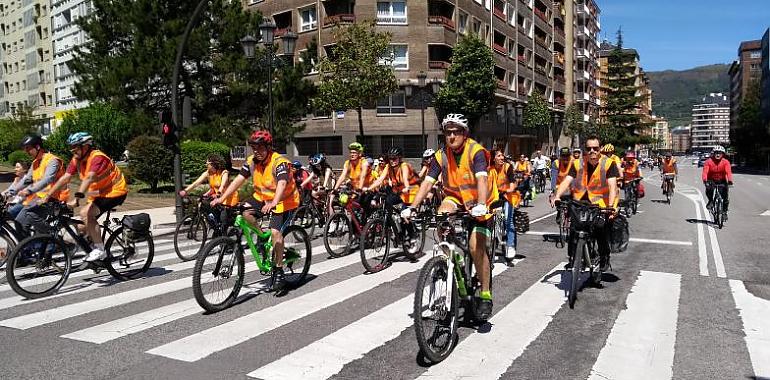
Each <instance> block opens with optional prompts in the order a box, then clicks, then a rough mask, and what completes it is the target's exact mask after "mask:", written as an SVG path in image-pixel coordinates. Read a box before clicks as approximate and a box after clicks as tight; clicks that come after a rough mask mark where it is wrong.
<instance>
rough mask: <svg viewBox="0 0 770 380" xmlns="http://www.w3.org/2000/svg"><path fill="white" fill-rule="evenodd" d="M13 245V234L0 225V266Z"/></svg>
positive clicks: (14, 242)
mask: <svg viewBox="0 0 770 380" xmlns="http://www.w3.org/2000/svg"><path fill="white" fill-rule="evenodd" d="M15 246H16V239H15V238H14V237H13V234H12V233H11V232H9V231H6V230H5V228H4V227H3V226H0V267H2V266H3V265H5V262H6V260H8V257H9V256H10V255H11V251H13V248H14V247H15Z"/></svg>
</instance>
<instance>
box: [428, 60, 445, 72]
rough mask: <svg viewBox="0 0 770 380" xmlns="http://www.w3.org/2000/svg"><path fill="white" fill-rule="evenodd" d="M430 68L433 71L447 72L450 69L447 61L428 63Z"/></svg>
mask: <svg viewBox="0 0 770 380" xmlns="http://www.w3.org/2000/svg"><path fill="white" fill-rule="evenodd" d="M428 68H429V69H433V70H446V69H448V68H449V62H446V61H428Z"/></svg>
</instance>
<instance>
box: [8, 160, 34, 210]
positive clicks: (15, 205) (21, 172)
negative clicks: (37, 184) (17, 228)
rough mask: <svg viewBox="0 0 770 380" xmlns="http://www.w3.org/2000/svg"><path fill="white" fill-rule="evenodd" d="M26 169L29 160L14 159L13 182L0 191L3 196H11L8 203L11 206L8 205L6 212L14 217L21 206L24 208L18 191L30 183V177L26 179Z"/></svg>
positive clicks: (27, 169) (27, 168)
mask: <svg viewBox="0 0 770 380" xmlns="http://www.w3.org/2000/svg"><path fill="white" fill-rule="evenodd" d="M28 171H29V161H16V162H15V163H14V165H13V174H14V177H13V183H11V185H10V186H8V188H7V189H5V190H3V192H2V193H0V195H2V197H3V198H6V199H8V198H11V199H10V200H9V202H8V203H9V204H12V206H10V207H8V211H7V213H8V215H10V217H11V218H14V219H15V218H16V216H17V215H19V212H21V210H22V208H24V204H23V203H22V199H21V197H20V196H18V193H19V191H21V190H22V189H24V188H25V187H26V186H28V185H29V184H30V183H31V179H30V180H27V178H29V177H27V172H28Z"/></svg>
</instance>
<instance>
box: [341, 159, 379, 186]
mask: <svg viewBox="0 0 770 380" xmlns="http://www.w3.org/2000/svg"><path fill="white" fill-rule="evenodd" d="M363 166H364V160H362V159H359V160H358V163H357V164H356V165H351V164H350V160H347V161H345V167H346V168H348V179H350V182H351V183H352V185H353V188H354V189H360V188H361V187H360V186H358V180H359V179H360V178H361V170H362V168H363ZM367 171H368V172H369V173H367V175H366V176H365V177H364V187H368V186H369V185H371V184H372V182H373V180H374V178H372V168H371V167H369V168H368V169H367Z"/></svg>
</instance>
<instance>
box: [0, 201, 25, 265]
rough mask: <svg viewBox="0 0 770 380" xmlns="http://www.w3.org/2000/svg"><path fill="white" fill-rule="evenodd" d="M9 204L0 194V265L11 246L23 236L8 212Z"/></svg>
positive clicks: (11, 249)
mask: <svg viewBox="0 0 770 380" xmlns="http://www.w3.org/2000/svg"><path fill="white" fill-rule="evenodd" d="M10 206H11V204H10V203H9V202H8V199H6V198H5V197H3V196H2V195H0V267H2V266H3V265H5V261H6V259H8V255H10V254H11V251H13V247H15V246H16V244H18V243H19V241H20V240H22V239H23V238H24V235H23V234H22V232H21V226H20V225H19V223H18V222H16V221H15V220H14V219H13V218H11V216H10V215H9V214H8V208H9V207H10Z"/></svg>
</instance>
